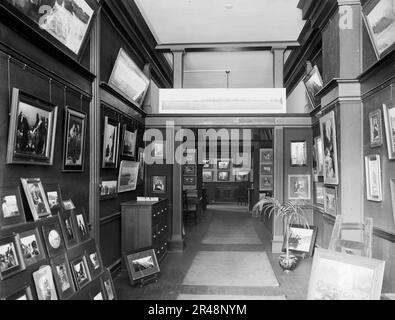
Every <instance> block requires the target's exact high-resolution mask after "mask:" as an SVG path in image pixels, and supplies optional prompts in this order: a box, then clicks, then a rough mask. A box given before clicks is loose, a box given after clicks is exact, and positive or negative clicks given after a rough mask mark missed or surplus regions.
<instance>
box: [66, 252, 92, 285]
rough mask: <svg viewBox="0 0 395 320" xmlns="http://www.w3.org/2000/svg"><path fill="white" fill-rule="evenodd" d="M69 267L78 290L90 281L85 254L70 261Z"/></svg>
mask: <svg viewBox="0 0 395 320" xmlns="http://www.w3.org/2000/svg"><path fill="white" fill-rule="evenodd" d="M70 267H71V271H72V273H73V276H74V280H75V283H76V285H77V288H78V290H80V289H82V288H83V287H85V286H86V285H87V284H88V283H89V282H90V281H91V276H90V274H89V270H88V265H87V263H86V258H85V256H81V257H78V258H76V259H74V260H73V261H71V262H70Z"/></svg>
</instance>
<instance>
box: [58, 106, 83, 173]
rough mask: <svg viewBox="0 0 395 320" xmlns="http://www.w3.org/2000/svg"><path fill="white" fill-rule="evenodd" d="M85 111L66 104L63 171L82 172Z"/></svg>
mask: <svg viewBox="0 0 395 320" xmlns="http://www.w3.org/2000/svg"><path fill="white" fill-rule="evenodd" d="M85 139H86V113H84V112H81V111H77V110H74V109H72V108H70V107H67V106H66V116H65V126H64V143H63V172H84V168H85V167H84V163H85V162H84V160H85Z"/></svg>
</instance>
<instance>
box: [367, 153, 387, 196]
mask: <svg viewBox="0 0 395 320" xmlns="http://www.w3.org/2000/svg"><path fill="white" fill-rule="evenodd" d="M365 177H366V180H365V181H366V196H367V200H369V201H376V202H380V201H382V200H383V192H382V182H381V160H380V155H378V154H374V155H369V156H366V157H365Z"/></svg>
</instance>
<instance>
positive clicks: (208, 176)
mask: <svg viewBox="0 0 395 320" xmlns="http://www.w3.org/2000/svg"><path fill="white" fill-rule="evenodd" d="M213 179H214V172H213V171H212V170H203V182H213Z"/></svg>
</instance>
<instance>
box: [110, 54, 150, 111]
mask: <svg viewBox="0 0 395 320" xmlns="http://www.w3.org/2000/svg"><path fill="white" fill-rule="evenodd" d="M108 84H109V86H111V87H112V88H114V90H116V91H119V92H120V93H121V94H122V95H123V96H124V97H125V98H126V99H128V100H130V101H133V102H135V103H136V104H137V105H138V106H139V107H141V105H142V104H143V102H144V98H145V95H146V93H147V90H148V87H149V85H150V80H149V79H148V78H147V76H146V75H145V74H144V72H143V71H141V70H140V68H139V67H138V66H137V65H136V63H135V62H134V61H133V60H132V59H131V58H130V57H129V55H128V54H127V53H126V51H125V50H124V49H123V48H121V49H120V50H119V53H118V57H117V60H116V61H115V64H114V68H113V70H112V73H111V76H110V79H109V80H108Z"/></svg>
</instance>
